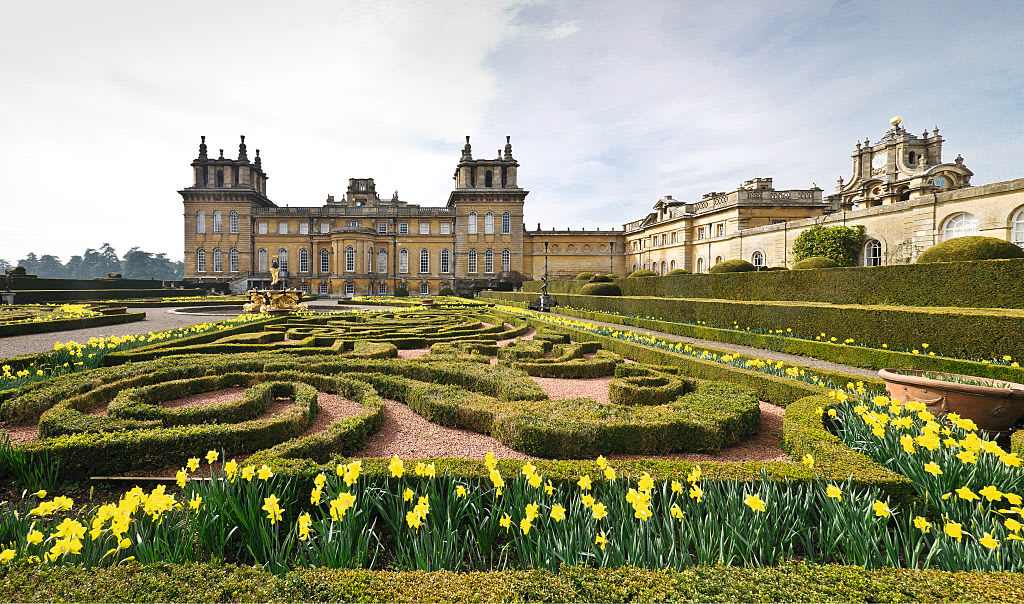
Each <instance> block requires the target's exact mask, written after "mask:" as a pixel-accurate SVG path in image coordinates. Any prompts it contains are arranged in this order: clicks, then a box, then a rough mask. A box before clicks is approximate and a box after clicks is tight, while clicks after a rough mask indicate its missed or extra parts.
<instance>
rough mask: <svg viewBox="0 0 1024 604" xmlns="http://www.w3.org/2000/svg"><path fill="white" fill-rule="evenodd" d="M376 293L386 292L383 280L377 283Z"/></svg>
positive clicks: (382, 293)
mask: <svg viewBox="0 0 1024 604" xmlns="http://www.w3.org/2000/svg"><path fill="white" fill-rule="evenodd" d="M377 293H378V294H380V295H382V296H383V295H384V294H386V293H388V286H387V284H386V283H384V282H383V281H381V282H380V283H379V284H378V285H377Z"/></svg>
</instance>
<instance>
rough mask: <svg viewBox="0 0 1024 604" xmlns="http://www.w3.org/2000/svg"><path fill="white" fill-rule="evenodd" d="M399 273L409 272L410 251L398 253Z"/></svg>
mask: <svg viewBox="0 0 1024 604" xmlns="http://www.w3.org/2000/svg"><path fill="white" fill-rule="evenodd" d="M398 272H400V273H408V272H409V250H399V251H398Z"/></svg>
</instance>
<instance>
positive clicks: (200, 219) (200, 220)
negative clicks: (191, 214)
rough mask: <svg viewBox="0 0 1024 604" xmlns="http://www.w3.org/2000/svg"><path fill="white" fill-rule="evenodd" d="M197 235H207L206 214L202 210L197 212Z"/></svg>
mask: <svg viewBox="0 0 1024 604" xmlns="http://www.w3.org/2000/svg"><path fill="white" fill-rule="evenodd" d="M196 233H199V234H203V233H206V212H204V211H202V210H199V211H198V212H196Z"/></svg>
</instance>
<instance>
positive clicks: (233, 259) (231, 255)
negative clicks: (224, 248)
mask: <svg viewBox="0 0 1024 604" xmlns="http://www.w3.org/2000/svg"><path fill="white" fill-rule="evenodd" d="M228 270H230V271H231V272H232V273H237V272H238V250H236V249H234V248H232V249H231V251H230V252H228Z"/></svg>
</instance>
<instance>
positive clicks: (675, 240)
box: [672, 231, 679, 243]
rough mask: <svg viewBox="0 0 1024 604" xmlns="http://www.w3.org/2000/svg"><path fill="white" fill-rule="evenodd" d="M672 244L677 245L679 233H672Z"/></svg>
mask: <svg viewBox="0 0 1024 604" xmlns="http://www.w3.org/2000/svg"><path fill="white" fill-rule="evenodd" d="M672 243H679V233H677V232H676V231H672Z"/></svg>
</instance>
